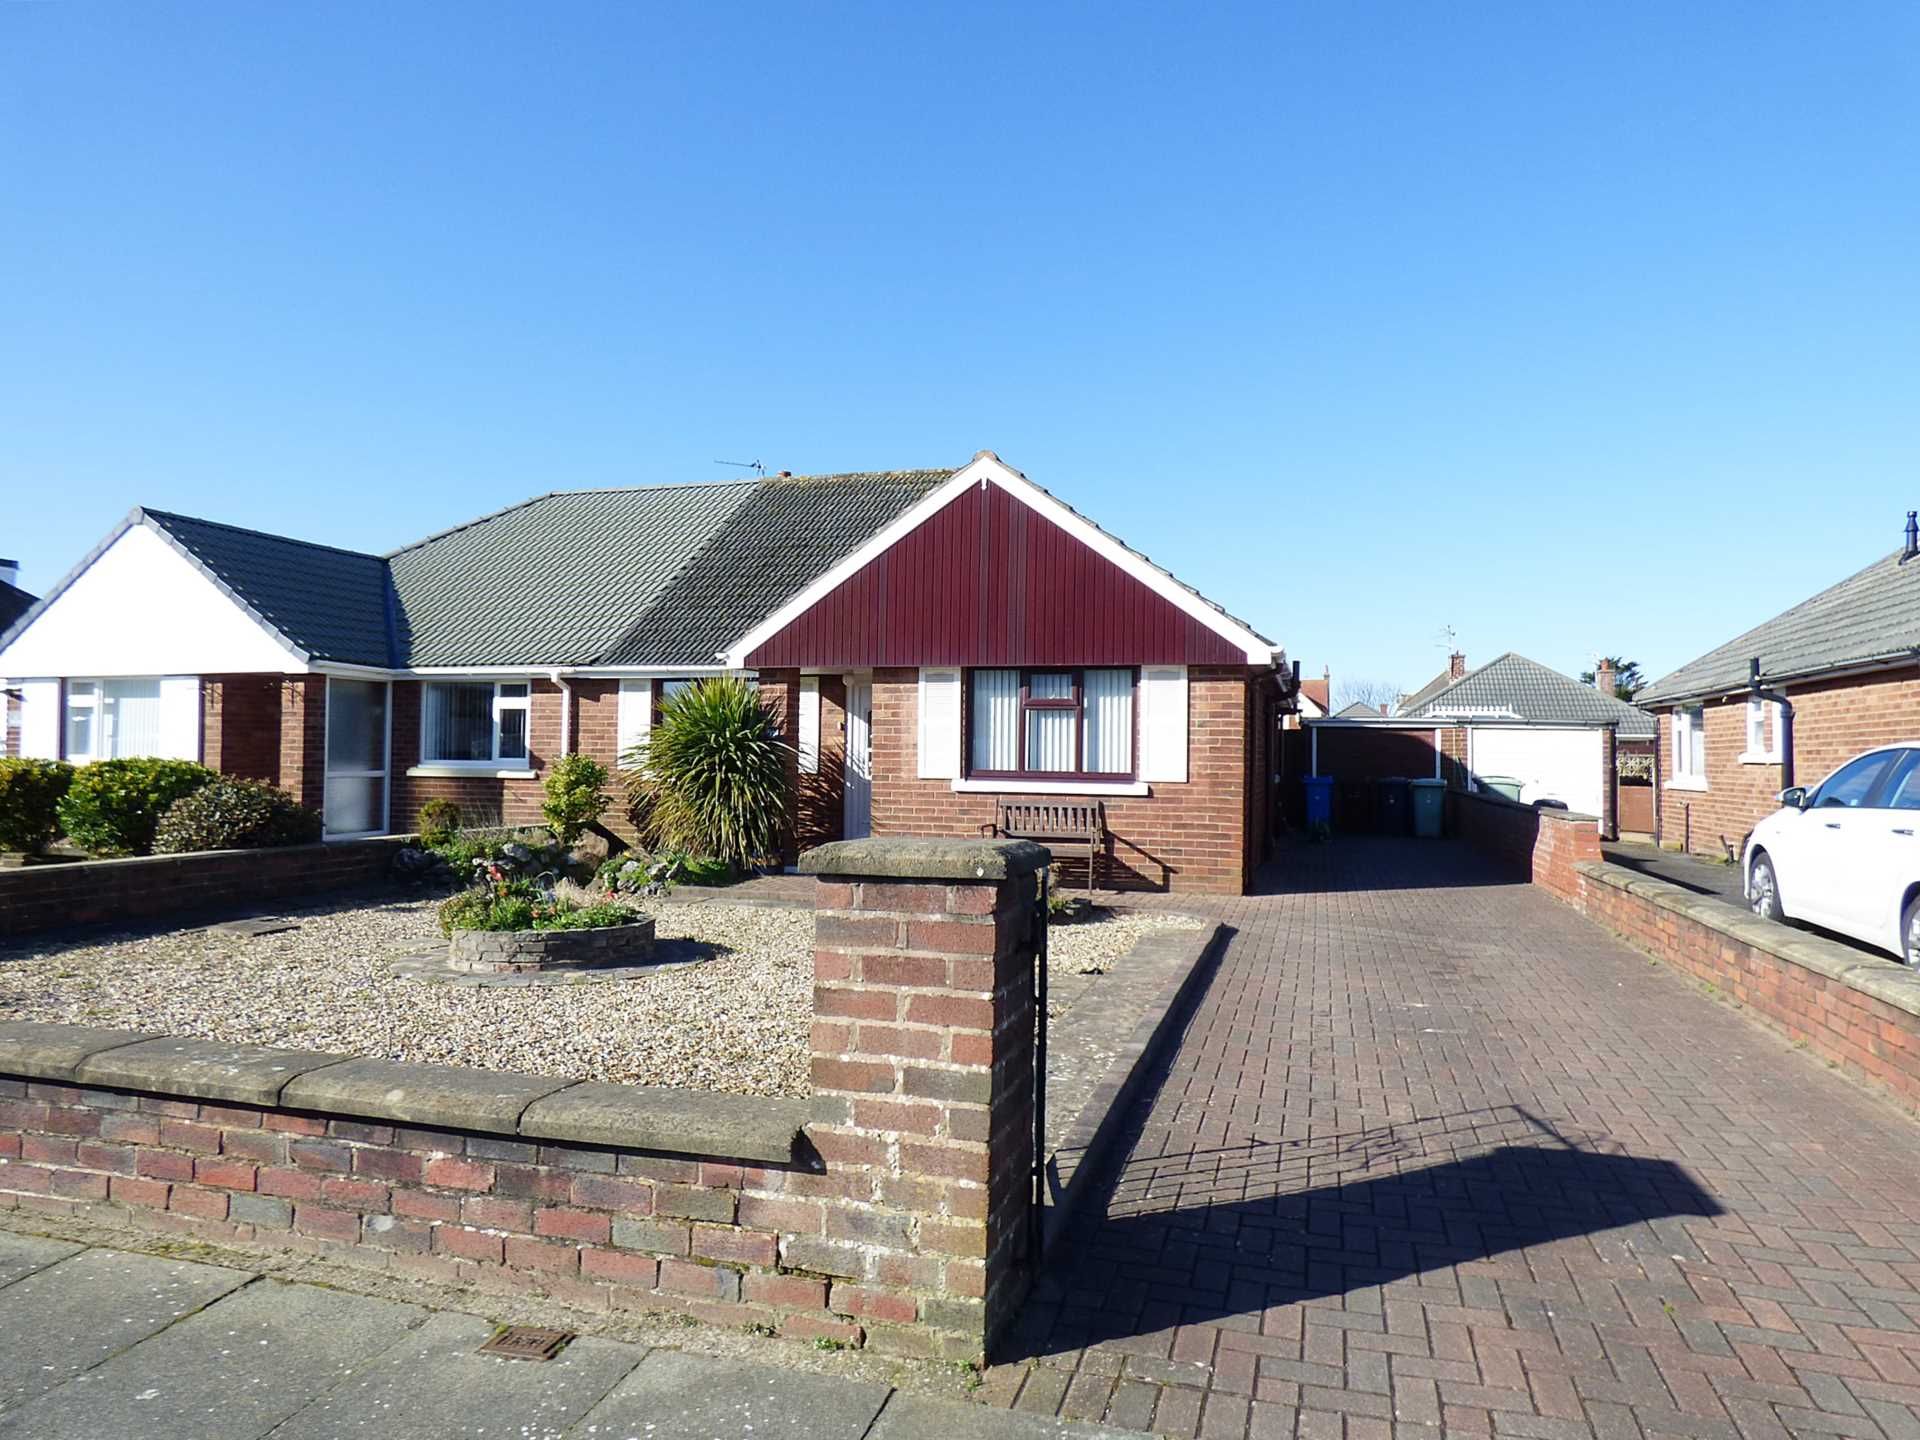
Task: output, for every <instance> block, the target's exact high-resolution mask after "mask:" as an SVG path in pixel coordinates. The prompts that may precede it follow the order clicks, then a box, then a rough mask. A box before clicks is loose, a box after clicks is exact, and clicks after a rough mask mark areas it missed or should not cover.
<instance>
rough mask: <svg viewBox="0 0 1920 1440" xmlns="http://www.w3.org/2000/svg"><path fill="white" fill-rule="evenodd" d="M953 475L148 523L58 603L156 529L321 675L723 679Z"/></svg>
mask: <svg viewBox="0 0 1920 1440" xmlns="http://www.w3.org/2000/svg"><path fill="white" fill-rule="evenodd" d="M955 473H956V472H955V471H953V470H889V471H875V472H866V473H858V474H843V475H817V476H779V477H774V478H768V479H760V480H746V481H725V482H720V483H713V484H700V485H662V486H649V487H634V488H627V489H614V490H576V491H557V492H555V493H552V494H548V495H541V496H538V497H536V498H534V499H532V500H528V501H526V502H525V503H523V504H520V505H515V506H512V507H510V508H508V509H505V510H501V511H498V512H496V513H494V514H492V515H485V516H482V517H480V518H479V519H477V520H473V521H470V522H468V523H467V524H464V525H460V526H457V527H455V528H454V529H451V530H447V531H444V532H442V533H440V534H438V535H432V536H429V537H428V538H426V539H425V540H421V541H419V542H417V543H415V544H412V545H408V546H405V547H403V548H401V549H399V550H396V551H393V552H392V553H391V554H389V555H385V556H381V555H367V554H361V553H359V552H357V551H351V550H341V549H336V548H334V547H332V546H327V545H314V544H309V543H307V542H305V541H301V540H291V539H288V538H286V537H284V536H279V535H268V534H264V533H262V532H260V531H257V530H246V529H241V528H240V527H238V526H233V525H224V524H220V523H218V522H215V521H211V520H198V519H194V518H192V517H189V516H184V515H175V514H171V513H169V512H165V511H159V510H149V511H140V510H136V511H135V512H134V513H133V515H132V516H130V517H129V518H128V520H127V521H126V522H125V523H124V524H123V525H122V527H121V528H120V529H119V530H116V531H114V533H113V534H112V535H110V536H108V537H107V539H106V540H105V541H103V542H102V545H101V546H100V547H99V548H98V549H96V551H95V552H94V554H93V555H92V556H89V557H88V559H87V560H86V561H83V562H82V564H81V565H80V567H79V568H78V569H76V570H75V572H74V574H73V575H71V576H69V577H68V579H67V580H65V581H63V582H62V583H61V586H60V587H59V589H56V591H55V594H56V595H57V594H58V593H59V590H60V589H64V588H65V586H66V585H67V584H70V583H71V582H72V580H73V579H74V578H75V577H76V576H78V575H79V574H80V573H81V572H82V571H84V570H85V569H86V567H87V565H88V564H90V563H91V562H92V560H93V559H95V558H97V557H98V555H99V554H100V553H102V552H103V551H104V550H105V549H106V547H107V546H109V545H111V544H112V543H113V542H114V541H115V540H117V539H118V538H119V536H120V534H121V533H123V532H124V529H125V527H126V525H132V524H148V525H151V526H153V527H154V528H155V529H157V530H158V531H160V533H162V534H163V535H165V536H167V537H168V538H169V539H170V540H171V541H172V543H174V544H176V545H178V546H179V547H180V549H181V550H182V551H183V552H184V553H186V554H187V555H188V556H190V557H191V558H193V559H194V560H195V561H197V562H198V563H199V564H200V565H201V566H202V567H204V568H205V570H206V571H207V572H208V573H209V574H211V575H212V576H213V577H214V578H215V580H216V581H217V582H218V583H220V584H221V585H223V586H225V587H226V588H227V590H228V591H230V592H231V593H232V594H233V595H234V597H235V598H236V599H237V600H238V601H239V602H240V603H242V604H243V605H245V606H246V607H248V608H249V609H251V610H252V611H253V612H254V613H255V614H257V615H258V616H259V617H260V618H261V619H262V620H263V621H265V622H266V623H267V624H268V625H269V626H271V627H272V628H273V629H274V630H276V631H278V632H279V633H280V634H281V635H282V636H284V637H285V638H286V639H287V641H288V642H289V643H290V644H292V645H294V646H295V647H297V648H298V649H300V650H303V651H305V652H306V653H307V654H308V655H310V656H311V657H312V658H314V659H316V660H333V661H340V662H344V663H350V664H362V665H369V666H376V667H382V668H409V667H413V668H423V667H442V666H444V667H468V666H526V667H533V666H548V665H553V666H570V667H587V666H594V665H620V666H676V667H677V666H683V665H684V666H692V665H710V664H712V663H714V661H715V658H716V652H717V651H718V650H720V649H721V647H723V646H725V645H727V644H729V643H731V642H732V641H734V640H737V639H738V638H740V636H741V635H743V634H745V633H746V632H747V631H748V630H750V629H751V628H752V627H753V626H754V625H756V624H757V623H759V622H760V621H761V620H763V619H765V618H766V617H767V616H768V615H770V614H772V613H773V612H774V611H775V610H777V609H778V608H779V607H780V606H781V605H782V604H783V603H785V602H786V601H787V600H789V599H791V598H792V597H793V596H794V595H795V594H796V593H798V592H799V591H801V590H803V589H804V588H805V587H806V586H807V585H808V584H809V583H810V582H811V581H813V580H814V579H816V578H817V577H819V576H820V575H822V574H824V573H825V572H827V571H828V570H830V569H831V568H832V567H833V566H834V565H835V564H836V563H837V562H838V561H840V560H842V559H844V558H845V557H846V556H847V555H849V554H851V553H852V552H854V551H855V550H857V549H859V547H860V546H861V545H862V544H863V543H865V542H866V541H867V540H868V539H869V538H871V537H872V536H873V535H874V534H876V533H877V532H879V531H880V530H882V529H884V528H885V527H886V526H887V525H888V524H889V523H890V522H891V521H893V520H894V519H896V518H897V517H898V516H899V515H901V514H902V513H903V512H904V511H906V510H908V509H910V508H911V507H912V506H913V505H914V504H915V503H917V502H918V501H920V500H921V499H923V498H924V497H925V496H927V495H929V494H930V493H932V492H933V491H934V490H936V489H938V488H939V487H940V486H941V485H942V484H944V483H945V482H946V481H948V480H949V479H951V478H952V477H953V475H954V474H955ZM1089 523H1091V522H1089ZM1134 553H1136V554H1137V553H1138V552H1134ZM1141 558H1142V559H1145V557H1144V556H1142V557H1141ZM1147 563H1149V564H1151V563H1152V562H1151V561H1148V562H1147ZM1162 573H1163V574H1164V573H1165V572H1164V571H1163V572H1162ZM1169 578H1171V577H1169ZM1175 583H1179V582H1175ZM1188 588H1190V587H1188ZM1194 593H1196V594H1197V593H1198V592H1194ZM51 598H52V597H49V600H50V599H51ZM47 603H48V602H47V601H42V602H41V604H40V607H39V608H42V609H43V608H44V607H45V605H46V604H47ZM1207 603H1209V604H1211V603H1212V602H1210V601H1209V602H1207ZM1213 608H1214V609H1215V610H1217V611H1218V610H1219V607H1218V606H1214V607H1213ZM35 613H37V612H29V614H28V615H27V616H25V617H24V618H23V619H22V620H21V621H20V622H19V625H17V626H16V627H15V628H16V629H18V628H19V627H20V626H24V625H27V624H30V623H32V620H33V618H34V614H35ZM1219 613H1221V614H1223V615H1224V614H1225V613H1226V612H1225V611H1219ZM1229 618H1231V617H1229ZM4 628H5V627H4V624H0V629H4Z"/></svg>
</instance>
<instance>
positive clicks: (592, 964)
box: [447, 915, 653, 975]
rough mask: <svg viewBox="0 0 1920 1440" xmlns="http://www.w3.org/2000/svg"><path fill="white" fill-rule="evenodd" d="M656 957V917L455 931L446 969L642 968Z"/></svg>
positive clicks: (494, 972) (509, 972)
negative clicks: (566, 926)
mask: <svg viewBox="0 0 1920 1440" xmlns="http://www.w3.org/2000/svg"><path fill="white" fill-rule="evenodd" d="M652 954H653V917H652V916H650V915H646V916H642V917H641V918H640V919H638V920H636V921H634V922H633V923H632V924H629V925H602V926H598V927H596V928H594V929H592V930H456V931H454V932H453V938H452V939H450V940H449V941H447V965H448V967H449V968H450V969H454V970H461V971H465V972H466V973H467V974H470V975H522V974H533V973H538V972H541V971H546V970H592V969H597V968H599V967H601V966H605V965H638V964H643V963H645V961H646V960H647V959H648V958H649V957H650V956H651V955H652Z"/></svg>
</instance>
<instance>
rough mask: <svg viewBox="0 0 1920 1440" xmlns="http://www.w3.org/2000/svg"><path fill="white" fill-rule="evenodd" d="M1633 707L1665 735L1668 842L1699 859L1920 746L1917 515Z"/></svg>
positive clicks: (1666, 678) (1733, 846) (1664, 829)
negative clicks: (1861, 565)
mask: <svg viewBox="0 0 1920 1440" xmlns="http://www.w3.org/2000/svg"><path fill="white" fill-rule="evenodd" d="M1634 698H1635V700H1636V702H1637V703H1639V704H1640V705H1643V706H1645V707H1646V708H1647V709H1648V710H1650V711H1652V712H1653V713H1654V715H1655V716H1656V717H1658V720H1659V725H1660V744H1659V748H1658V756H1659V765H1660V815H1659V837H1660V843H1661V844H1663V845H1666V846H1669V847H1671V848H1681V847H1684V848H1686V849H1689V850H1692V851H1694V852H1696V853H1700V854H1711V855H1727V854H1737V853H1738V852H1739V850H1740V847H1741V846H1742V844H1743V843H1744V842H1745V838H1746V834H1747V832H1748V831H1749V830H1751V829H1753V827H1754V826H1755V825H1756V824H1758V823H1759V821H1760V820H1762V819H1764V818H1765V817H1766V816H1768V815H1770V814H1772V813H1773V812H1774V811H1775V810H1777V809H1778V808H1779V805H1780V802H1779V799H1778V796H1779V793H1780V791H1782V790H1783V789H1785V788H1786V787H1787V786H1789V785H1817V784H1819V783H1820V781H1821V780H1823V779H1825V778H1826V776H1827V775H1828V774H1829V773H1830V772H1831V771H1833V770H1834V769H1835V768H1837V767H1838V766H1839V765H1840V763H1841V762H1842V761H1845V760H1848V759H1851V758H1852V757H1853V756H1855V755H1858V754H1859V753H1860V752H1861V751H1863V750H1870V749H1872V748H1874V747H1875V746H1877V745H1888V744H1893V743H1894V742H1896V741H1902V740H1914V739H1916V738H1920V524H1916V522H1915V519H1914V514H1913V512H1912V511H1908V512H1907V523H1906V528H1905V533H1904V535H1903V543H1902V544H1901V546H1900V548H1899V549H1897V550H1894V551H1892V552H1891V553H1889V554H1886V555H1883V556H1882V557H1881V558H1880V559H1878V560H1875V561H1874V562H1873V563H1872V564H1871V565H1869V566H1867V567H1866V568H1865V569H1864V570H1861V571H1859V572H1858V573H1857V574H1853V575H1849V576H1848V577H1847V578H1846V579H1844V580H1842V581H1840V582H1839V583H1838V584H1837V585H1832V586H1829V587H1828V588H1827V589H1825V590H1822V591H1821V592H1820V593H1819V594H1818V595H1815V596H1813V597H1811V598H1810V599H1807V600H1803V601H1801V602H1800V603H1799V604H1798V605H1795V606H1794V607H1793V608H1792V609H1790V610H1785V611H1782V612H1781V613H1780V614H1778V615H1776V616H1774V617H1773V618H1772V619H1771V620H1768V621H1766V622H1765V623H1764V624H1760V625H1756V626H1755V627H1754V628H1753V629H1751V630H1749V631H1747V632H1746V633H1745V634H1743V635H1739V636H1736V637H1735V638H1734V639H1732V640H1729V641H1727V642H1726V644H1724V645H1720V646H1716V647H1715V648H1714V649H1712V650H1709V651H1708V652H1707V653H1706V654H1704V655H1702V656H1699V657H1698V658H1697V659H1694V660H1690V661H1688V662H1687V663H1686V664H1685V665H1682V666H1681V667H1680V668H1679V669H1678V670H1675V671H1674V672H1673V673H1672V674H1670V675H1662V676H1661V677H1660V678H1659V679H1658V680H1655V681H1654V682H1653V683H1652V684H1651V685H1649V686H1647V688H1646V689H1644V690H1642V691H1641V692H1640V693H1639V694H1638V695H1637V696H1635V697H1634ZM1783 701H1784V702H1785V704H1784V705H1783V704H1782V702H1783Z"/></svg>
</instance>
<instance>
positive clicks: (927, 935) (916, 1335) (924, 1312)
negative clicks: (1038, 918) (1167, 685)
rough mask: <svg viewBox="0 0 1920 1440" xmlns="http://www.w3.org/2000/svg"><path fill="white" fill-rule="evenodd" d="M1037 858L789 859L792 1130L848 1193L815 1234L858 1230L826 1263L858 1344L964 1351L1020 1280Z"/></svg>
mask: <svg viewBox="0 0 1920 1440" xmlns="http://www.w3.org/2000/svg"><path fill="white" fill-rule="evenodd" d="M1050 859H1051V856H1050V855H1049V854H1048V852H1047V850H1046V849H1045V848H1044V847H1042V846H1039V845H1035V844H1033V843H1031V842H1029V841H1008V840H925V839H870V840H843V841H837V842H835V843H833V844H830V845H822V846H820V847H818V848H816V849H813V850H809V851H807V852H806V853H805V854H804V855H803V856H802V857H801V859H800V868H801V870H802V871H804V872H806V873H809V874H812V875H814V876H816V877H818V885H817V889H816V896H815V938H814V946H815V949H814V984H815V990H814V1004H813V1016H814V1019H813V1037H812V1053H813V1091H814V1097H815V1098H814V1116H815V1118H814V1123H812V1124H811V1125H809V1126H808V1129H807V1133H808V1136H809V1137H810V1138H811V1139H812V1141H813V1143H814V1145H815V1147H816V1148H817V1149H818V1150H819V1152H820V1155H821V1158H822V1159H823V1160H824V1161H825V1162H826V1165H827V1167H828V1170H829V1173H830V1174H832V1175H833V1176H834V1177H835V1178H836V1181H837V1182H838V1184H839V1185H840V1186H841V1187H843V1188H841V1191H840V1193H841V1194H842V1195H843V1196H844V1197H845V1199H846V1200H847V1201H851V1202H852V1205H851V1206H850V1207H849V1208H848V1209H846V1210H844V1211H842V1212H841V1214H840V1216H839V1218H837V1219H834V1220H830V1223H829V1236H830V1237H831V1236H832V1232H833V1227H834V1226H836V1225H837V1226H839V1227H840V1228H841V1229H842V1230H843V1231H844V1232H845V1233H844V1234H842V1235H841V1236H840V1237H839V1238H840V1239H842V1240H844V1241H853V1242H864V1243H860V1244H859V1245H858V1248H857V1253H854V1254H852V1255H850V1256H848V1257H847V1258H843V1259H839V1260H835V1261H834V1262H833V1263H837V1264H839V1265H840V1266H841V1269H842V1271H847V1270H854V1271H857V1272H858V1273H857V1274H853V1275H847V1276H846V1277H845V1278H844V1279H843V1280H842V1281H841V1282H840V1283H837V1284H835V1286H834V1287H833V1292H834V1293H833V1295H832V1297H831V1298H830V1299H829V1308H830V1309H831V1310H834V1311H836V1312H839V1313H841V1314H847V1315H852V1316H856V1317H858V1318H860V1319H862V1320H863V1321H864V1322H865V1323H866V1325H867V1327H868V1333H869V1343H870V1344H873V1345H875V1346H876V1347H878V1348H883V1349H896V1350H901V1351H907V1352H911V1353H917V1354H932V1355H940V1356H944V1357H946V1358H949V1359H974V1358H978V1357H982V1356H984V1355H985V1354H986V1352H987V1349H988V1347H989V1346H990V1345H991V1344H992V1343H993V1340H994V1338H995V1337H996V1336H997V1335H998V1334H999V1333H1000V1332H1001V1330H1002V1329H1003V1328H1004V1327H1005V1326H1006V1324H1007V1322H1008V1321H1009V1320H1010V1319H1011V1318H1012V1317H1013V1315H1014V1313H1015V1312H1016V1310H1017V1309H1018V1307H1019V1304H1020V1301H1021V1300H1022V1299H1023V1298H1024V1297H1025V1295H1026V1292H1027V1288H1028V1286H1029V1284H1030V1283H1031V1280H1032V1275H1031V1271H1030V1263H1029V1253H1028V1246H1029V1239H1030V1227H1029V1221H1030V1214H1031V1209H1032V1175H1033V1160H1034V1137H1033V1105H1034V1013H1033V978H1034V977H1033V970H1034V956H1035V949H1036V938H1037V937H1036V935H1035V930H1034V875H1035V873H1036V872H1037V871H1039V870H1041V869H1043V868H1044V867H1045V866H1046V865H1047V863H1048V861H1049V860H1050ZM849 1248H850V1247H848V1246H841V1247H839V1250H840V1253H841V1254H842V1255H846V1254H847V1251H848V1250H849ZM829 1258H830V1259H832V1256H831V1254H830V1256H829ZM876 1322H880V1323H876Z"/></svg>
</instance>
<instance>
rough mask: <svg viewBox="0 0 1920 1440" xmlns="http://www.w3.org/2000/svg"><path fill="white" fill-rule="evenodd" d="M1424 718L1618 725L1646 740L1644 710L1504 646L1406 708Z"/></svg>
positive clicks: (1648, 720) (1650, 729)
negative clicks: (1494, 657) (1500, 652)
mask: <svg viewBox="0 0 1920 1440" xmlns="http://www.w3.org/2000/svg"><path fill="white" fill-rule="evenodd" d="M1411 715H1412V718H1416V719H1428V720H1484V721H1489V722H1492V723H1496V724H1497V723H1502V722H1504V723H1507V724H1522V725H1579V726H1592V727H1596V728H1597V727H1599V726H1602V725H1606V724H1609V723H1611V724H1613V725H1616V726H1618V727H1619V728H1618V731H1617V733H1618V734H1619V736H1620V737H1621V738H1622V739H1623V740H1650V739H1652V738H1653V737H1654V735H1655V733H1656V731H1655V726H1654V719H1653V717H1652V716H1651V715H1649V714H1647V712H1646V711H1644V710H1641V709H1638V708H1637V707H1635V706H1632V705H1629V704H1627V703H1626V701H1624V700H1620V699H1616V698H1615V697H1614V696H1612V695H1605V694H1602V693H1601V692H1600V691H1598V690H1596V689H1594V687H1593V686H1591V685H1582V684H1581V683H1580V682H1579V681H1578V680H1574V679H1572V678H1570V677H1569V676H1566V675H1562V674H1561V673H1560V672H1559V671H1558V670H1550V669H1548V668H1547V667H1546V666H1545V665H1542V664H1541V663H1540V662H1539V661H1537V660H1529V659H1528V658H1527V657H1526V656H1524V655H1516V654H1514V653H1513V652H1512V651H1508V652H1507V653H1506V654H1505V655H1502V656H1501V657H1500V658H1499V659H1497V660H1490V661H1488V662H1487V663H1486V664H1485V665H1482V666H1481V667H1480V668H1479V669H1478V670H1471V671H1469V672H1468V673H1467V674H1465V675H1464V676H1462V677H1461V678H1460V679H1458V680H1456V681H1454V682H1453V684H1451V685H1449V686H1447V687H1446V688H1445V689H1444V690H1441V691H1439V692H1438V693H1437V694H1435V695H1433V696H1431V697H1429V698H1428V699H1426V700H1425V701H1424V702H1423V703H1421V704H1420V705H1419V706H1418V708H1416V709H1414V710H1413V711H1412V712H1411Z"/></svg>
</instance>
